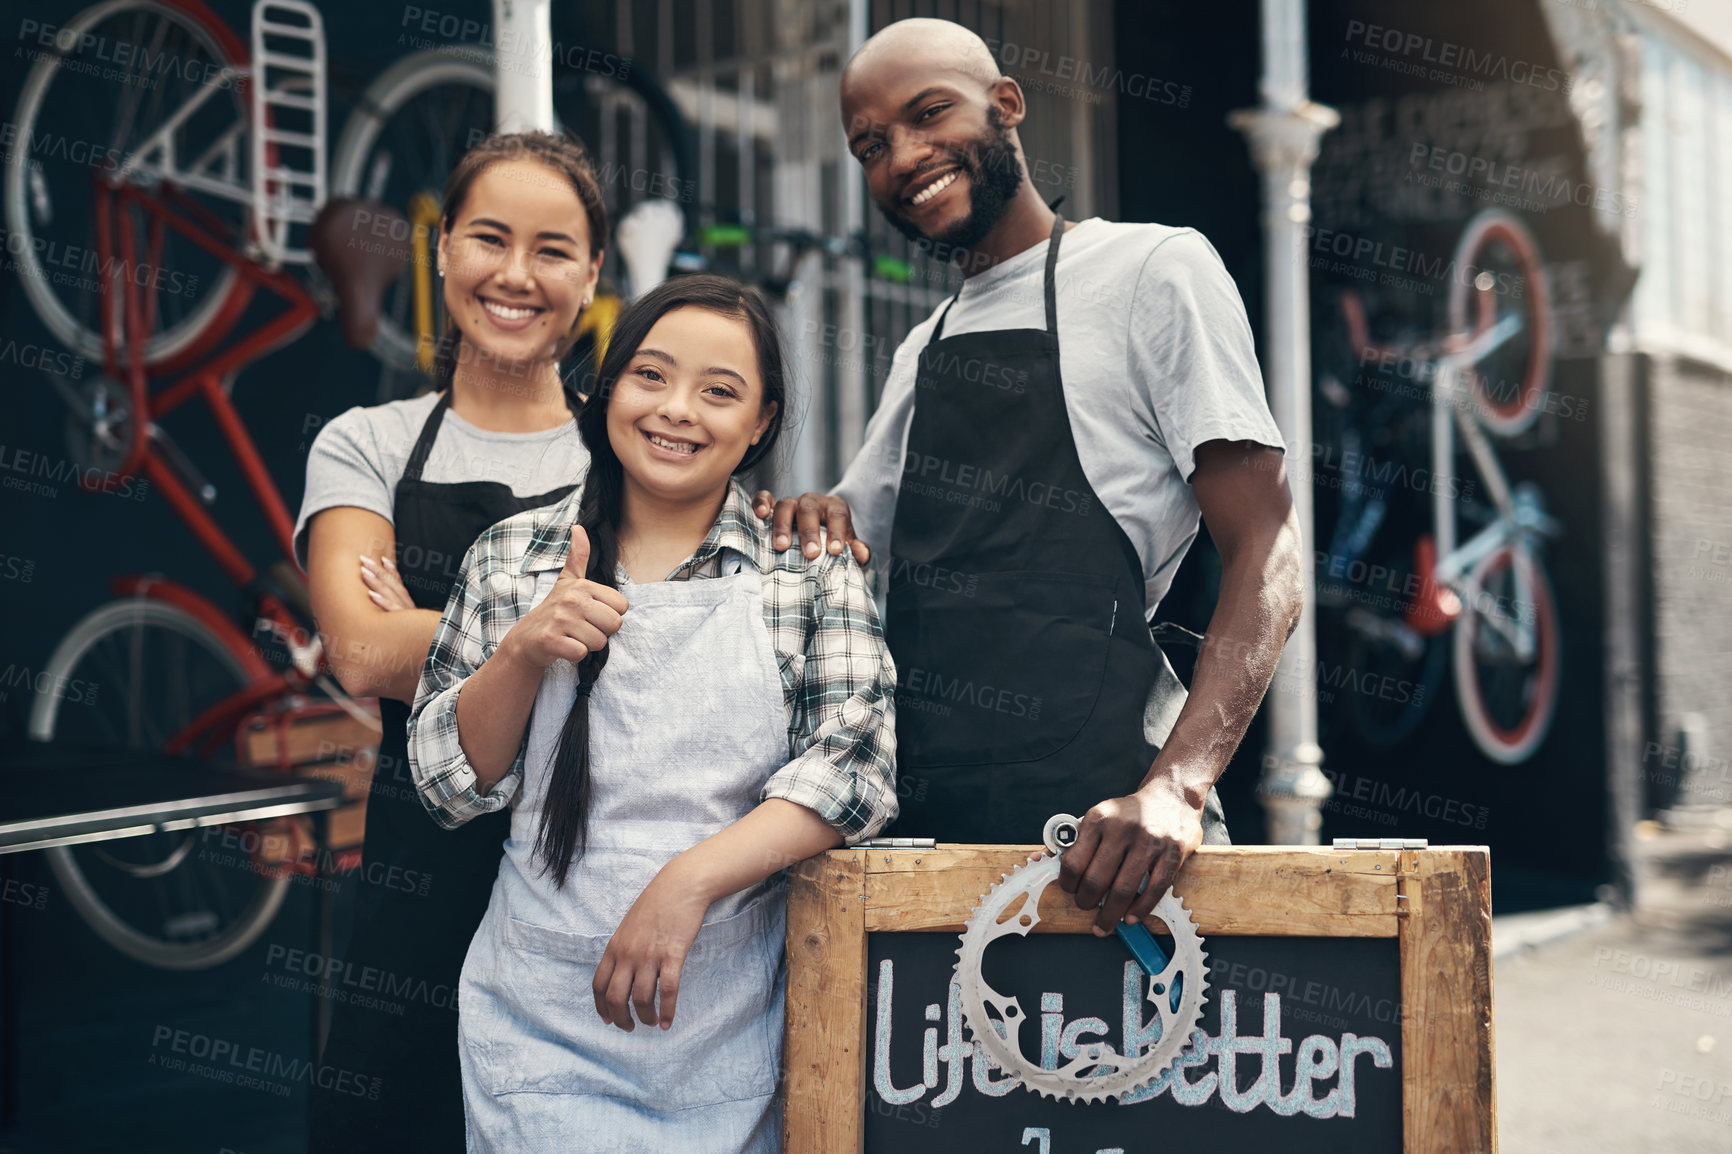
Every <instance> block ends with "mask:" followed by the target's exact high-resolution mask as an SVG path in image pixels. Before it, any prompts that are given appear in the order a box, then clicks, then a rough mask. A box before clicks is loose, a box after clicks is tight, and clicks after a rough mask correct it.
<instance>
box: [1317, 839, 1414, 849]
mask: <svg viewBox="0 0 1732 1154" xmlns="http://www.w3.org/2000/svg"><path fill="white" fill-rule="evenodd" d="M1427 844H1428V843H1427V841H1426V839H1425V838H1422V837H1338V838H1336V839H1335V845H1334V848H1335V849H1425V848H1426V846H1427Z"/></svg>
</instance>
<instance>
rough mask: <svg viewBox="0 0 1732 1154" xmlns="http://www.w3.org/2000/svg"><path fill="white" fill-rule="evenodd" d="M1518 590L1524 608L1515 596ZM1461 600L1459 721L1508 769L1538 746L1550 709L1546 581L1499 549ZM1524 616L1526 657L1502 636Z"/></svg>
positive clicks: (1551, 628)
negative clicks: (1528, 643)
mask: <svg viewBox="0 0 1732 1154" xmlns="http://www.w3.org/2000/svg"><path fill="white" fill-rule="evenodd" d="M1523 587H1525V588H1526V589H1527V591H1528V594H1529V597H1528V604H1527V605H1526V606H1523V603H1522V599H1521V598H1519V597H1518V596H1517V594H1518V591H1519V590H1520V589H1521V588H1523ZM1462 601H1463V607H1462V614H1461V619H1460V620H1459V621H1457V622H1456V626H1455V693H1456V699H1457V701H1459V702H1460V704H1461V716H1462V720H1463V721H1464V722H1465V723H1466V724H1467V731H1468V733H1469V734H1470V735H1472V737H1473V742H1474V744H1475V745H1477V746H1479V748H1480V750H1481V751H1482V752H1484V753H1485V755H1486V756H1487V757H1489V758H1491V759H1492V760H1493V761H1495V762H1498V763H1499V764H1502V765H1516V764H1518V763H1520V762H1523V761H1526V760H1527V759H1528V758H1529V757H1532V756H1533V753H1534V750H1536V749H1538V748H1539V744H1540V742H1542V741H1544V740H1545V737H1546V733H1547V732H1548V731H1549V730H1550V729H1551V724H1552V715H1553V713H1554V712H1555V711H1556V709H1557V703H1558V671H1559V668H1560V650H1561V648H1562V646H1561V639H1560V636H1559V633H1558V613H1557V605H1556V602H1555V600H1554V598H1553V596H1552V586H1551V581H1550V580H1549V579H1548V578H1547V577H1546V571H1545V568H1544V567H1543V566H1542V565H1541V564H1540V563H1539V560H1538V559H1537V558H1535V557H1534V556H1533V555H1532V554H1531V553H1529V552H1527V551H1526V550H1517V549H1514V548H1511V547H1509V546H1505V547H1504V548H1502V549H1499V550H1498V551H1497V552H1495V553H1492V554H1490V555H1489V556H1487V557H1486V558H1485V559H1484V560H1482V561H1480V563H1479V564H1478V565H1475V566H1474V568H1473V572H1472V573H1471V574H1469V577H1468V584H1467V592H1466V594H1464V596H1463V598H1462ZM1524 616H1526V617H1531V619H1532V620H1531V621H1530V622H1528V625H1529V627H1531V628H1532V630H1533V645H1532V650H1533V651H1532V652H1531V653H1529V654H1526V655H1523V654H1522V653H1520V652H1519V651H1518V650H1517V648H1516V646H1515V644H1514V643H1513V641H1512V640H1511V638H1510V637H1509V636H1508V635H1507V633H1506V632H1505V630H1514V629H1517V628H1519V627H1521V626H1522V624H1523V622H1522V621H1521V618H1522V617H1524ZM1493 622H1495V624H1494V623H1493Z"/></svg>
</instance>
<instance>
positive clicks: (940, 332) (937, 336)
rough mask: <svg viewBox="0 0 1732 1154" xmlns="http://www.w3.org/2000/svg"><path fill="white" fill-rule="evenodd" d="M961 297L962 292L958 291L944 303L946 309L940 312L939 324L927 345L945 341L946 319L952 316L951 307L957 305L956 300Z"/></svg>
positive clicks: (927, 340)
mask: <svg viewBox="0 0 1732 1154" xmlns="http://www.w3.org/2000/svg"><path fill="white" fill-rule="evenodd" d="M961 295H962V290H961V289H957V290H956V293H955V294H954V295H953V296H952V297H951V298H950V299H949V300H947V301H945V302H944V307H943V308H942V309H940V310H938V323H937V324H936V325H934V326H933V329H932V335H931V336H930V337H928V338H927V339H926V343H927V344H929V345H935V344H937V343H938V342H939V341H941V340H943V339H944V318H945V317H947V316H949V315H950V306H951V305H953V304H955V303H956V298H957V297H959V296H961Z"/></svg>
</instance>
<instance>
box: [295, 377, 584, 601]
mask: <svg viewBox="0 0 1732 1154" xmlns="http://www.w3.org/2000/svg"><path fill="white" fill-rule="evenodd" d="M438 403H439V395H438V394H437V393H428V394H426V395H425V396H420V397H415V398H413V399H411V400H407V401H391V402H388V403H386V404H383V405H372V406H370V407H368V408H364V409H363V408H354V409H350V410H348V411H347V412H345V413H343V414H341V415H340V416H337V417H333V418H332V419H331V420H330V421H329V422H327V423H326V425H325V427H324V428H322V429H320V430H319V435H318V437H317V439H315V440H314V441H313V448H312V451H311V453H310V454H309V455H308V458H307V491H306V495H305V496H303V497H302V498H301V515H300V517H299V519H298V520H296V522H295V560H296V561H298V562H300V565H301V568H303V569H305V568H306V566H307V523H308V522H309V521H311V520H312V519H313V517H314V516H315V515H316V514H319V513H322V512H324V511H325V510H326V509H332V508H335V507H337V506H339V505H350V506H353V507H355V508H357V509H366V510H368V511H369V512H373V513H377V514H379V516H381V517H383V518H385V520H387V521H390V522H392V523H393V524H395V523H396V518H395V517H394V516H393V515H392V506H393V504H394V503H395V500H396V495H397V482H398V481H399V480H401V479H402V477H403V471H404V470H405V469H407V468H408V466H409V454H410V453H411V452H412V451H414V448H415V441H416V439H417V438H418V437H420V435H421V426H422V425H424V424H426V423H427V415H428V414H429V413H431V412H432V411H433V406H434V405H436V404H438ZM588 471H589V450H587V449H586V448H584V445H583V438H582V437H581V436H579V435H578V431H577V419H576V418H575V417H574V418H572V419H571V420H569V421H567V422H565V423H564V424H563V425H555V426H554V427H553V428H551V429H540V430H537V431H536V432H533V433H495V432H492V431H490V430H488V429H481V428H477V427H476V426H474V425H472V424H470V423H469V422H468V421H466V420H464V419H463V418H462V417H460V416H458V415H457V414H456V413H454V412H452V411H451V410H450V409H447V410H445V418H444V420H442V421H441V422H440V423H439V435H438V436H436V437H435V438H434V439H433V451H432V452H430V453H429V454H428V455H427V463H426V465H424V466H423V467H422V469H421V479H422V480H423V481H431V482H434V483H436V484H441V485H451V484H461V483H462V482H465V481H498V482H500V483H501V484H504V485H507V486H509V487H510V489H511V492H512V493H513V494H514V495H516V496H519V497H533V496H536V495H538V494H540V493H546V492H548V491H550V490H552V489H557V488H559V487H560V486H561V485H570V484H574V483H576V482H577V481H580V480H582V479H583V476H584V474H585V473H587V472H588Z"/></svg>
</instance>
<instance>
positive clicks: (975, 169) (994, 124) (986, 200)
mask: <svg viewBox="0 0 1732 1154" xmlns="http://www.w3.org/2000/svg"><path fill="white" fill-rule="evenodd" d="M986 119H987V125H988V128H987V134H986V136H985V137H983V138H982V139H980V140H977V141H975V142H973V143H972V144H970V145H969V146H968V147H966V148H959V149H951V150H950V152H951V155H952V157H953V158H954V159H955V161H956V163H957V164H958V165H959V166H960V167H961V169H962V171H963V173H964V174H965V175H966V176H967V177H968V215H967V216H966V217H964V218H962V219H961V220H959V221H957V222H956V223H955V224H954V225H952V226H950V228H949V229H947V230H946V231H945V232H943V233H940V234H939V235H937V236H927V235H926V234H925V233H923V232H921V231H920V230H919V229H918V228H916V227H915V226H914V225H913V223H911V222H910V221H909V220H908V219H907V218H906V217H904V216H903V215H902V212H901V201H900V199H899V200H898V201H897V207H896V208H893V209H892V208H886V207H885V206H883V205H879V206H878V211H879V212H882V213H883V214H884V219H885V220H887V221H889V222H890V224H891V225H892V226H893V227H894V228H895V229H896V231H897V232H899V233H901V234H902V235H903V236H905V237H907V238H908V239H909V240H911V241H913V242H914V243H915V244H917V245H919V246H920V247H922V248H925V249H939V250H940V251H943V252H944V253H945V254H946V255H947V256H948V257H949V258H950V259H952V260H954V259H956V258H957V257H958V256H960V255H961V254H962V253H963V252H964V251H966V250H968V249H971V248H973V247H974V246H975V245H977V244H979V243H980V242H981V241H983V240H985V239H986V234H987V233H989V232H991V231H992V230H993V229H994V228H995V227H997V225H998V222H999V220H1000V219H1001V218H1002V217H1003V216H1004V213H1005V210H1006V209H1007V208H1009V207H1010V202H1011V201H1012V200H1014V199H1016V194H1017V190H1018V189H1020V188H1021V187H1022V165H1021V163H1019V162H1018V161H1017V159H1016V145H1015V144H1013V143H1011V139H1010V129H1008V128H1006V127H1005V126H1004V119H1003V118H1002V117H1001V116H1000V115H999V113H998V109H996V108H989V109H987V115H986Z"/></svg>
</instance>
